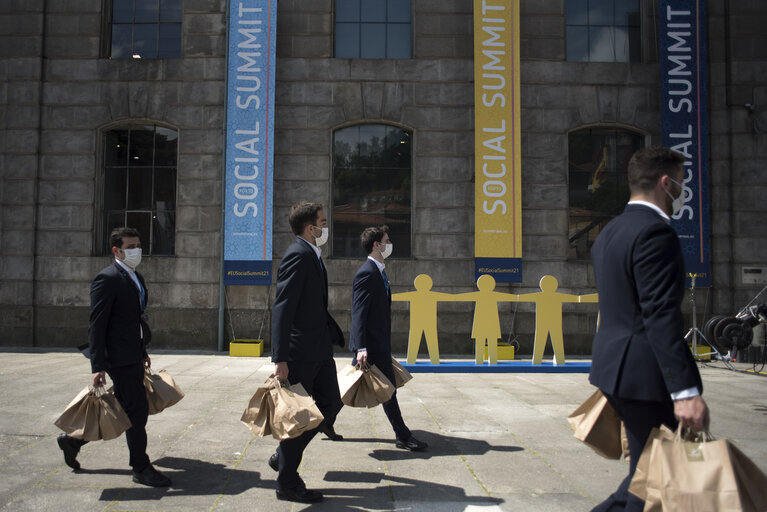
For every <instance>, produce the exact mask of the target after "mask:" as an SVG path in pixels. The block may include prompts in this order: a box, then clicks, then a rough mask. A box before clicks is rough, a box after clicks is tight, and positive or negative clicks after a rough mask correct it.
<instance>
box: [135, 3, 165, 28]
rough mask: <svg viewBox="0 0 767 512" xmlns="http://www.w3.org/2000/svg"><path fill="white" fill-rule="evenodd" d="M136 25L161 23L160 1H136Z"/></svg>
mask: <svg viewBox="0 0 767 512" xmlns="http://www.w3.org/2000/svg"><path fill="white" fill-rule="evenodd" d="M135 21H136V23H157V22H158V21H160V2H158V0H136V20H135Z"/></svg>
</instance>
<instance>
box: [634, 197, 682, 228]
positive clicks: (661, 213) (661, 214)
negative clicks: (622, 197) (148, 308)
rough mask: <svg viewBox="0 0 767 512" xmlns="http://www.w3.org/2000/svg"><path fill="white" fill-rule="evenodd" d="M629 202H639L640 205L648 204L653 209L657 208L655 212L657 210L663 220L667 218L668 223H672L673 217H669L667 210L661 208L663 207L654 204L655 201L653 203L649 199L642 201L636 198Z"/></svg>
mask: <svg viewBox="0 0 767 512" xmlns="http://www.w3.org/2000/svg"><path fill="white" fill-rule="evenodd" d="M628 204H638V205H642V206H647V207H648V208H651V209H653V210H655V212H656V213H657V214H658V215H660V216H661V217H662V218H663V220H665V221H666V222H668V223H670V222H671V218H670V217H669V216H668V215H667V214H666V212H664V211H663V210H661V209H660V208H659V207H658V205H657V204H653V203H651V202H649V201H641V200H634V201H629V202H628Z"/></svg>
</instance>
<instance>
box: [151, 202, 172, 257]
mask: <svg viewBox="0 0 767 512" xmlns="http://www.w3.org/2000/svg"><path fill="white" fill-rule="evenodd" d="M175 230H176V213H175V212H172V211H157V212H156V213H155V215H154V218H153V219H152V254H173V253H174V252H175V249H176V247H175Z"/></svg>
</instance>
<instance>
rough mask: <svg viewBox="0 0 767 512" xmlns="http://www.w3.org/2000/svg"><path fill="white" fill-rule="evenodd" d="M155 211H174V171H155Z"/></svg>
mask: <svg viewBox="0 0 767 512" xmlns="http://www.w3.org/2000/svg"><path fill="white" fill-rule="evenodd" d="M153 208H154V209H155V210H175V209H176V169H175V168H173V169H155V173H154V205H153Z"/></svg>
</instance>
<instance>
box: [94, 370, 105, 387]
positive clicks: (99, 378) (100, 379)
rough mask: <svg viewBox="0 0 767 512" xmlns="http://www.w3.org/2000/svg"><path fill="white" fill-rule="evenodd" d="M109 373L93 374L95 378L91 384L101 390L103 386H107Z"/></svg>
mask: <svg viewBox="0 0 767 512" xmlns="http://www.w3.org/2000/svg"><path fill="white" fill-rule="evenodd" d="M106 375H107V372H96V373H94V374H93V378H92V379H91V382H92V383H93V387H94V388H99V387H101V386H106V383H107V376H106Z"/></svg>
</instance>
